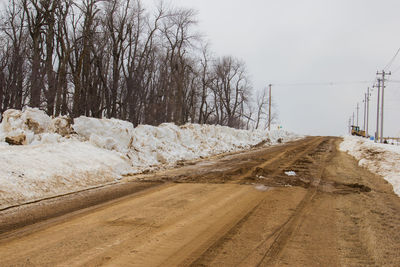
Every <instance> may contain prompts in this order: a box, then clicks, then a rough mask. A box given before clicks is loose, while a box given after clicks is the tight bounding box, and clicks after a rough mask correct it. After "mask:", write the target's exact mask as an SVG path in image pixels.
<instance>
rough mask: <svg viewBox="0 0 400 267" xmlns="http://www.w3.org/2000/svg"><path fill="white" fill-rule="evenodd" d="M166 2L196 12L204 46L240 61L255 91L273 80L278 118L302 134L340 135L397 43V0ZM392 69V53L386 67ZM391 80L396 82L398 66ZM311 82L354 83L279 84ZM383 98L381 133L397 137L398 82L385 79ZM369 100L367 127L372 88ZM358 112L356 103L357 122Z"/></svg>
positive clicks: (399, 128)
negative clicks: (382, 127)
mask: <svg viewBox="0 0 400 267" xmlns="http://www.w3.org/2000/svg"><path fill="white" fill-rule="evenodd" d="M170 2H171V3H172V4H173V5H175V6H184V7H191V8H194V9H196V10H198V12H199V14H198V20H199V25H198V27H199V30H200V31H201V32H202V33H203V35H204V36H205V38H206V39H208V40H209V41H210V43H211V48H212V50H213V51H214V52H215V53H216V55H218V56H223V55H233V56H235V57H238V58H240V59H242V60H243V61H245V62H246V64H247V68H248V71H249V74H250V76H251V80H252V83H253V87H254V88H255V89H260V88H266V86H267V85H268V84H269V83H272V84H274V86H273V98H274V102H275V103H276V105H277V111H278V113H279V121H280V124H281V125H282V126H283V127H284V128H286V129H289V130H292V131H296V132H298V133H302V134H313V135H342V134H345V132H346V129H347V128H346V127H347V123H348V119H349V117H350V116H351V115H352V113H353V111H354V112H355V111H356V109H355V108H356V105H357V102H361V101H362V99H363V98H364V93H365V92H366V89H367V87H368V86H372V83H373V80H374V79H375V77H376V75H375V73H376V71H377V70H381V69H382V68H384V67H385V65H386V64H387V63H388V62H389V61H390V59H391V58H392V57H393V56H394V54H395V53H396V51H397V49H398V48H399V47H400V15H399V12H400V1H399V0H380V1H377V0H375V1H372V0H279V1H277V0H273V1H272V0H248V1H243V0H171V1H170ZM397 68H400V55H399V56H398V58H397V60H396V61H395V62H394V63H393V66H392V67H391V68H390V69H389V70H392V71H394V70H396V69H397ZM391 79H392V80H398V81H400V71H398V72H397V73H395V74H394V75H392V77H391ZM363 81H367V82H364V83H361V82H363ZM314 82H316V83H318V82H323V83H325V82H358V83H353V84H349V83H345V84H333V85H308V86H307V85H297V86H287V85H285V84H291V83H295V84H298V83H314ZM385 103H386V108H385V127H384V129H385V134H384V135H385V136H387V135H400V123H399V120H400V119H399V117H400V116H399V115H400V108H399V107H398V106H400V105H399V104H400V83H395V82H392V83H390V82H389V83H388V87H387V88H386V94H385ZM360 105H362V102H361V104H360ZM371 106H372V107H373V108H372V107H371V111H370V112H371V119H370V126H371V127H370V132H372V131H373V129H375V126H376V114H375V112H376V91H374V92H373V96H372V102H371ZM362 117H363V115H362V110H361V109H360V124H362Z"/></svg>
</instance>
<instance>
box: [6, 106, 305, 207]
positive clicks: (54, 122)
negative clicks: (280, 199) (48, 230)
mask: <svg viewBox="0 0 400 267" xmlns="http://www.w3.org/2000/svg"><path fill="white" fill-rule="evenodd" d="M21 135H22V136H24V137H26V138H25V141H24V142H23V144H24V145H8V143H6V142H5V138H6V137H8V138H10V137H15V136H21ZM298 138H300V136H297V135H294V134H291V133H289V132H286V131H283V130H274V131H270V132H267V131H261V130H256V131H247V130H236V129H232V128H229V127H223V126H215V125H197V124H186V125H183V126H176V125H174V124H171V123H164V124H161V125H160V126H158V127H155V126H149V125H139V126H138V127H136V128H134V127H133V125H132V124H131V123H129V122H126V121H121V120H117V119H95V118H88V117H79V118H76V119H75V120H74V123H73V124H72V121H71V120H70V119H69V118H67V117H57V118H53V119H52V118H50V117H49V116H47V115H46V114H45V113H44V112H43V111H41V110H38V109H33V108H26V109H25V110H24V111H20V110H7V111H6V112H4V113H3V120H2V122H1V123H0V208H4V207H7V206H10V205H15V204H18V203H24V202H29V201H34V200H38V199H41V198H46V197H52V196H56V195H60V194H65V193H69V192H74V191H79V190H83V189H86V188H90V187H95V186H99V185H104V184H107V183H110V182H114V181H116V180H118V179H119V178H120V177H121V176H123V175H127V174H134V173H140V172H143V171H144V170H155V169H159V168H167V167H171V166H174V165H175V164H176V162H177V161H181V160H192V159H197V158H200V157H208V156H211V155H216V154H219V153H224V152H229V151H238V150H242V149H248V148H250V147H251V146H254V145H256V144H258V143H260V142H263V141H264V142H266V144H267V145H273V144H276V143H278V142H280V141H281V140H283V142H287V141H290V140H294V139H298Z"/></svg>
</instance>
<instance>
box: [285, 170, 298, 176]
mask: <svg viewBox="0 0 400 267" xmlns="http://www.w3.org/2000/svg"><path fill="white" fill-rule="evenodd" d="M285 174H286V175H287V176H296V173H295V172H294V171H287V172H285Z"/></svg>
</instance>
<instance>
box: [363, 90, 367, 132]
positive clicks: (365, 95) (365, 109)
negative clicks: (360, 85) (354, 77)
mask: <svg viewBox="0 0 400 267" xmlns="http://www.w3.org/2000/svg"><path fill="white" fill-rule="evenodd" d="M363 103H364V124H363V125H364V126H363V127H364V132H366V131H365V127H366V124H365V123H366V121H367V93H365V94H364V100H363Z"/></svg>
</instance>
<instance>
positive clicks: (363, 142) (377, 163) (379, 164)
mask: <svg viewBox="0 0 400 267" xmlns="http://www.w3.org/2000/svg"><path fill="white" fill-rule="evenodd" d="M340 150H342V151H344V152H347V153H348V154H350V155H352V156H353V157H355V158H356V159H357V160H358V161H359V163H358V164H359V165H360V166H362V167H365V168H367V169H368V170H370V171H371V172H373V173H376V174H378V175H381V176H382V177H384V178H385V180H387V181H388V182H389V183H391V184H392V186H393V190H394V192H395V193H396V194H397V195H399V196H400V146H394V145H388V144H377V143H374V142H373V141H371V140H367V139H364V138H361V137H354V136H345V137H344V141H343V142H342V143H341V144H340Z"/></svg>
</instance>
